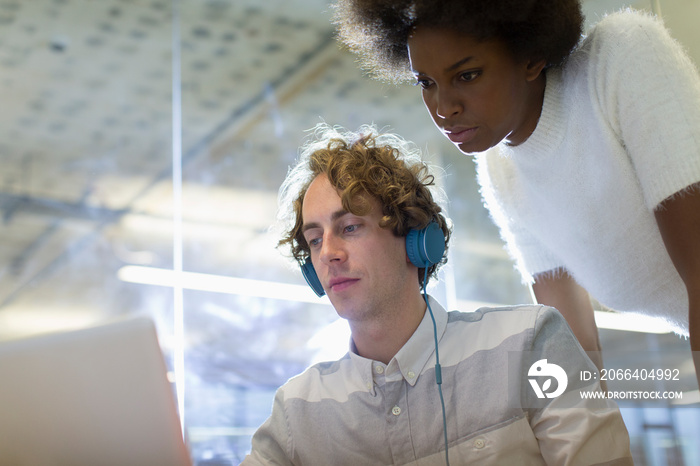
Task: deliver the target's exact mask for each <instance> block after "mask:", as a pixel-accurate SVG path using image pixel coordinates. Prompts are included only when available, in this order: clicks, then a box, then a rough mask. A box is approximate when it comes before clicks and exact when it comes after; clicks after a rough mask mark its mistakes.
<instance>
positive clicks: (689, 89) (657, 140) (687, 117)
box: [590, 11, 700, 210]
mask: <svg viewBox="0 0 700 466" xmlns="http://www.w3.org/2000/svg"><path fill="white" fill-rule="evenodd" d="M590 37H591V40H592V43H591V46H592V47H591V54H592V55H593V56H594V57H595V59H594V60H592V62H593V63H594V64H595V68H594V69H593V74H594V76H595V77H596V80H595V86H596V91H595V92H596V95H597V96H598V99H599V105H600V107H601V108H602V109H603V110H604V111H605V113H606V114H607V115H608V120H609V123H610V125H611V127H612V128H613V130H614V131H615V132H616V134H617V135H618V137H619V138H620V141H621V143H622V144H623V145H624V146H625V147H626V148H627V152H628V154H629V156H630V158H631V160H632V164H633V166H634V168H635V171H636V174H637V178H638V179H639V182H640V186H641V187H642V190H643V195H644V202H645V205H646V206H647V208H649V209H650V210H653V209H655V208H656V207H657V206H658V204H659V203H660V202H662V201H663V200H664V199H666V198H668V197H670V196H672V195H673V194H675V193H677V192H679V191H682V190H683V189H684V188H686V187H688V186H689V185H691V184H694V183H696V182H698V181H700V77H699V76H698V72H697V69H696V68H695V66H694V64H693V63H692V61H691V59H690V58H689V57H688V55H687V54H686V53H685V51H684V50H683V48H682V47H681V45H680V44H679V43H678V42H676V41H675V40H674V39H673V38H672V37H671V35H670V34H669V32H668V30H667V29H666V28H665V27H664V25H663V24H662V23H661V22H660V21H659V20H657V19H655V18H654V17H652V16H650V15H648V14H642V13H638V12H637V13H634V12H631V11H626V12H622V13H617V14H614V15H610V16H608V17H606V18H604V19H603V20H601V21H600V22H599V23H598V25H597V26H596V28H595V30H594V31H593V32H592V33H591V36H590Z"/></svg>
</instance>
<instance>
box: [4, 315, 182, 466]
mask: <svg viewBox="0 0 700 466" xmlns="http://www.w3.org/2000/svg"><path fill="white" fill-rule="evenodd" d="M190 464H191V460H190V457H189V453H188V451H187V448H186V447H185V444H184V442H183V439H182V433H181V430H180V422H179V418H178V415H177V412H176V405H175V400H174V396H173V391H172V388H171V386H170V383H169V382H168V380H167V376H166V366H165V362H164V360H163V355H162V353H161V349H160V346H159V345H158V340H157V336H156V330H155V326H154V324H153V322H152V321H151V320H150V319H147V318H135V319H130V320H125V321H120V322H115V323H110V324H106V325H101V326H98V327H93V328H88V329H82V330H77V331H71V332H63V333H54V334H46V335H41V336H35V337H30V338H25V339H22V340H15V341H9V342H4V343H0V466H10V465H11V466H21V465H32V466H34V465H36V466H43V465H70V466H83V465H85V466H87V465H90V466H94V465H102V466H108V465H115V466H116V465H119V466H124V465H153V466H157V465H163V466H165V465H168V466H189V465H190Z"/></svg>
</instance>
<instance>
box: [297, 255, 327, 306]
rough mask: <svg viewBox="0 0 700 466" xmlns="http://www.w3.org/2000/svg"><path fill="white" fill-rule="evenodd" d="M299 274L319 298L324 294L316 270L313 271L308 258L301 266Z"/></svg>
mask: <svg viewBox="0 0 700 466" xmlns="http://www.w3.org/2000/svg"><path fill="white" fill-rule="evenodd" d="M301 273H302V275H304V278H305V279H306V283H308V284H309V286H310V287H311V289H312V290H314V293H316V295H317V296H318V297H319V298H320V297H321V296H323V295H324V294H326V291H325V290H324V289H323V285H321V280H319V279H318V275H317V274H316V269H314V265H313V264H312V263H311V258H310V257H308V258H307V259H306V260H305V261H304V264H303V265H302V266H301Z"/></svg>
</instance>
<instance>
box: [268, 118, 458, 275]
mask: <svg viewBox="0 0 700 466" xmlns="http://www.w3.org/2000/svg"><path fill="white" fill-rule="evenodd" d="M320 174H325V175H326V176H327V177H328V180H329V181H330V183H331V185H332V186H333V187H334V188H336V189H337V190H338V192H339V195H340V198H341V202H342V205H343V208H344V209H345V210H347V211H348V212H351V213H353V214H355V215H366V214H368V213H369V211H370V209H371V204H370V203H369V202H368V201H367V198H366V195H369V196H372V197H373V198H375V199H377V200H378V201H379V202H380V204H381V206H382V214H383V215H382V219H381V221H380V226H381V227H382V228H389V229H390V230H391V231H392V232H393V233H394V234H395V235H396V236H399V237H405V236H406V235H408V232H409V231H410V230H411V229H422V228H425V227H426V226H427V225H428V224H429V223H430V222H431V221H435V222H437V224H438V225H439V226H440V228H441V229H442V232H443V233H444V235H445V243H446V247H445V253H444V254H443V257H442V260H441V261H439V262H438V263H437V264H434V265H432V266H430V267H429V268H428V275H429V276H431V277H436V273H437V270H438V269H439V267H440V266H442V265H443V264H444V263H445V262H447V245H448V244H449V239H450V235H451V229H450V227H449V226H448V221H447V219H446V218H445V216H444V215H443V214H442V208H441V207H440V205H439V204H438V202H436V198H438V199H439V200H441V201H444V195H442V193H441V191H439V190H438V189H437V188H436V186H435V177H434V176H433V175H432V174H431V173H430V170H429V167H428V165H427V164H426V163H425V162H424V161H423V160H422V158H421V152H420V150H419V149H418V148H417V146H416V145H415V144H413V143H411V142H409V141H406V140H405V139H403V138H401V137H400V136H397V135H395V134H391V133H380V132H379V130H378V129H377V128H376V127H375V126H374V125H363V126H362V127H360V128H359V130H358V131H356V132H351V131H347V130H345V129H343V128H341V127H337V126H336V127H331V126H329V125H327V124H325V123H321V124H319V125H317V126H316V127H315V128H314V129H313V130H312V135H311V138H310V140H309V141H308V142H307V143H306V144H305V145H304V146H302V149H301V151H300V156H299V159H298V160H297V163H296V165H295V166H294V167H293V168H291V169H290V171H289V173H288V175H287V178H286V179H285V181H284V183H283V184H282V186H281V188H280V191H279V196H278V205H279V211H278V229H279V230H281V231H282V235H283V237H282V239H281V240H280V241H279V243H278V247H279V248H288V250H289V252H290V253H291V256H292V257H293V258H294V259H295V260H296V261H297V262H298V263H299V264H302V263H303V262H304V261H305V260H306V259H307V258H308V257H309V246H308V244H307V243H306V240H305V238H304V235H303V234H302V231H301V227H302V225H303V218H302V205H303V202H304V196H305V195H306V191H307V190H308V188H309V185H310V184H311V182H312V181H313V180H314V179H315V178H316V177H317V176H318V175H320ZM424 272H425V271H424V269H421V270H419V281H420V282H421V283H422V281H423V280H422V278H423V274H424Z"/></svg>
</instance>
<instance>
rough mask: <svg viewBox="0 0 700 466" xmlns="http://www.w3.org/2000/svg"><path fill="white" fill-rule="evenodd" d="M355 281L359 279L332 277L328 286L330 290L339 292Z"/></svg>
mask: <svg viewBox="0 0 700 466" xmlns="http://www.w3.org/2000/svg"><path fill="white" fill-rule="evenodd" d="M357 281H359V278H347V277H340V278H334V279H332V280H331V281H330V282H328V286H329V288H330V289H331V290H333V291H334V292H336V293H337V292H339V291H343V290H345V289H347V288H349V287H351V286H352V285H354V284H355V283H356V282H357Z"/></svg>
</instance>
